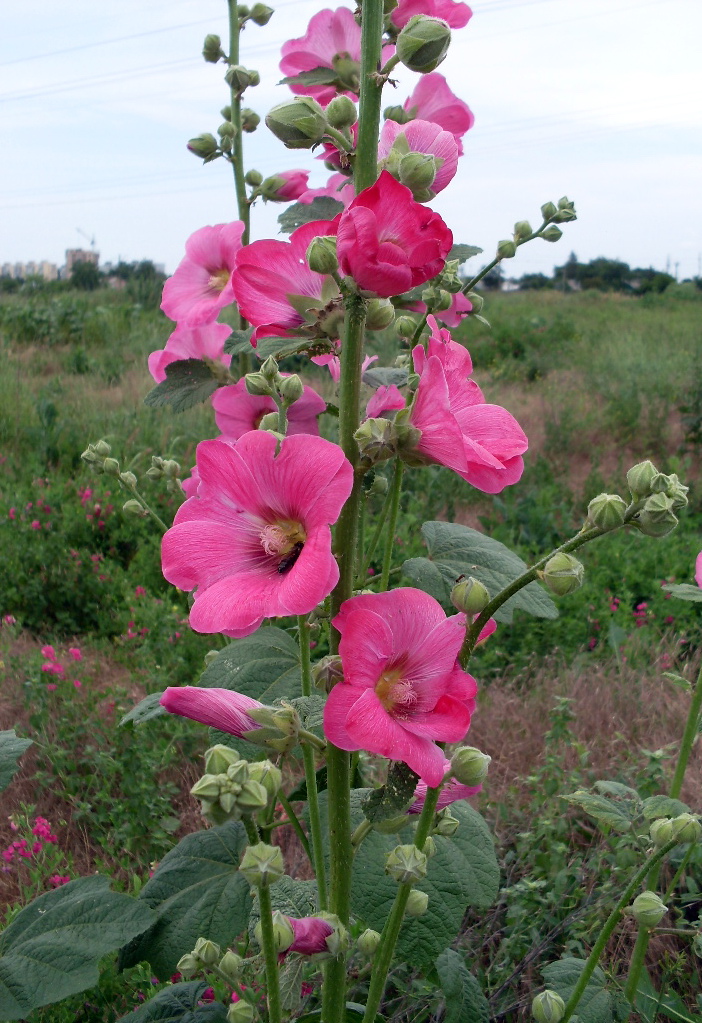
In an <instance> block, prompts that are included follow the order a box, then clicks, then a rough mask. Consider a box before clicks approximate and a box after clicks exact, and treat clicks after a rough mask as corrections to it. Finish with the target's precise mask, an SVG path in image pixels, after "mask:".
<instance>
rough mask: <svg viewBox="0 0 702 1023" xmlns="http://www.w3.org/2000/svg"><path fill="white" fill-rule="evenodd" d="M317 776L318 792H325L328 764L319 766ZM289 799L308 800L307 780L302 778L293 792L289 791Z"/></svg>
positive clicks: (293, 800)
mask: <svg viewBox="0 0 702 1023" xmlns="http://www.w3.org/2000/svg"><path fill="white" fill-rule="evenodd" d="M314 776H315V778H316V787H317V792H325V791H326V788H327V765H326V764H324V766H323V767H320V768H318V770H316V771H315V774H314ZM288 800H289V801H290V802H291V803H294V802H301V803H306V802H307V780H306V779H305V778H302V779H301V780H300V782H299V783H298V784H297V785H296V786H295V788H294V789H293V790H292V792H290V793H288Z"/></svg>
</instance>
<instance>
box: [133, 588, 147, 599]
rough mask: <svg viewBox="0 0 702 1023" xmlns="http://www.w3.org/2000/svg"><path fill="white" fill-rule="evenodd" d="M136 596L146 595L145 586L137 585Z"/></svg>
mask: <svg viewBox="0 0 702 1023" xmlns="http://www.w3.org/2000/svg"><path fill="white" fill-rule="evenodd" d="M134 596H135V597H145V596H146V589H145V587H143V586H137V587H136V589H135V590H134Z"/></svg>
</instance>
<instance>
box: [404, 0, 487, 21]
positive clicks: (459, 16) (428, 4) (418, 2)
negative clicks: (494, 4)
mask: <svg viewBox="0 0 702 1023" xmlns="http://www.w3.org/2000/svg"><path fill="white" fill-rule="evenodd" d="M415 14H424V15H425V16H427V17H429V18H441V20H442V21H445V22H446V23H447V24H448V25H449V26H450V27H451V28H463V27H464V26H465V25H467V24H468V22H469V21H470V19H471V17H472V15H473V12H472V11H471V9H470V7H469V6H468V4H463V3H454V0H400V2H399V3H398V5H397V7H396V8H395V9H394V11H393V12H392V14H391V15H390V21H391V22H392V23H393V25H394V26H395V28H404V26H405V25H406V24H407V22H408V21H409V20H410V18H413V17H414V16H415Z"/></svg>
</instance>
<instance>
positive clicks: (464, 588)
mask: <svg viewBox="0 0 702 1023" xmlns="http://www.w3.org/2000/svg"><path fill="white" fill-rule="evenodd" d="M489 602H490V594H489V593H488V591H487V587H486V586H484V585H483V583H481V582H480V580H479V579H474V578H473V577H472V576H468V578H467V579H461V580H460V582H457V583H456V585H455V586H454V588H453V589H452V590H451V603H452V604H453V606H454V607H455V608H456V609H457V610H458V611H465V613H466V614H469V615H478V614H480V612H481V611H482V610H483V609H484V608H485V607H486V606H487V605H488V603H489Z"/></svg>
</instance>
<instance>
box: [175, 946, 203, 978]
mask: <svg viewBox="0 0 702 1023" xmlns="http://www.w3.org/2000/svg"><path fill="white" fill-rule="evenodd" d="M200 966H201V963H200V960H199V959H196V958H195V956H194V955H193V954H192V952H188V953H187V954H186V955H184V956H181V957H180V959H179V960H178V962H177V964H176V970H177V971H178V973H180V974H182V976H183V977H185V979H186V980H189V979H190V977H194V976H195V974H196V973H197V972H198V971H199V969H200Z"/></svg>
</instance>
